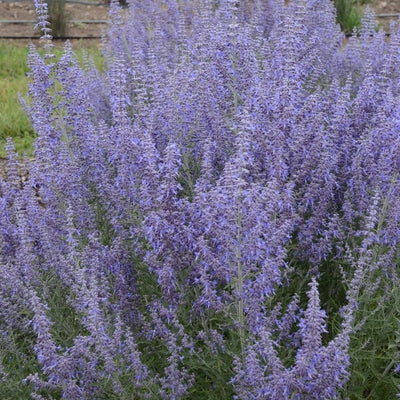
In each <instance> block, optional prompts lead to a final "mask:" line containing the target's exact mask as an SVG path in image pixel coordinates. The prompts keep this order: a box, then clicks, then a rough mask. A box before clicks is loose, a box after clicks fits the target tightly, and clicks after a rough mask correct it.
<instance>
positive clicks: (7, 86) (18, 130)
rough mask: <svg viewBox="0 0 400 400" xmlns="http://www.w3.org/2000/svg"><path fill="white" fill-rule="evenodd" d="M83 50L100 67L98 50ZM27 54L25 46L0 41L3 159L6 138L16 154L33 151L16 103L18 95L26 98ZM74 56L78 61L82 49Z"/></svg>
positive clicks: (25, 120) (28, 130) (58, 51)
mask: <svg viewBox="0 0 400 400" xmlns="http://www.w3.org/2000/svg"><path fill="white" fill-rule="evenodd" d="M85 50H86V51H87V52H88V54H90V55H92V56H93V59H94V61H95V63H96V66H97V67H98V68H101V65H102V55H101V52H100V50H99V49H98V48H97V47H95V46H92V47H90V48H88V49H85ZM28 51H29V49H28V47H18V46H15V45H11V44H8V43H7V42H1V41H0V157H5V156H6V152H5V143H6V139H7V137H11V138H13V140H14V143H15V147H16V150H17V153H19V154H21V155H22V154H23V153H24V152H26V153H27V154H28V155H32V152H33V141H34V138H35V132H34V130H33V128H32V125H31V123H30V121H29V118H28V116H27V115H26V113H25V111H24V110H23V109H22V107H21V104H20V100H19V97H20V96H22V97H23V98H26V94H27V91H28V82H29V78H28V77H27V73H28V72H29V68H28V67H27V57H28ZM55 54H56V55H57V56H60V55H61V54H62V49H61V48H56V49H55ZM76 54H77V57H78V59H79V60H80V61H81V62H82V59H83V57H82V56H83V50H82V49H79V50H77V51H76Z"/></svg>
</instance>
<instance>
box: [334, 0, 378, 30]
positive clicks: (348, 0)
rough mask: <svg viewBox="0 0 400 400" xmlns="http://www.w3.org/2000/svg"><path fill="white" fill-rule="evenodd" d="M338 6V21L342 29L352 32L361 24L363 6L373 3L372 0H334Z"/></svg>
mask: <svg viewBox="0 0 400 400" xmlns="http://www.w3.org/2000/svg"><path fill="white" fill-rule="evenodd" d="M333 1H334V3H335V7H336V21H337V23H338V24H340V26H341V28H342V31H343V32H345V33H352V32H353V29H354V28H358V27H359V26H360V25H361V18H362V16H363V6H366V5H367V4H370V3H371V0H333Z"/></svg>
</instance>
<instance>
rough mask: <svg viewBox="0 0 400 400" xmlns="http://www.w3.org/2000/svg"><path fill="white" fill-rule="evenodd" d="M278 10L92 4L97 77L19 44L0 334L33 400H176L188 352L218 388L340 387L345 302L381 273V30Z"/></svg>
mask: <svg viewBox="0 0 400 400" xmlns="http://www.w3.org/2000/svg"><path fill="white" fill-rule="evenodd" d="M286 3H287V2H285V1H284V0H269V1H257V0H254V1H250V0H248V1H245V0H226V1H220V2H215V1H212V0H197V1H191V0H182V1H177V0H168V1H164V0H163V1H161V0H156V1H153V0H132V1H130V4H129V8H128V9H127V10H125V11H124V12H123V11H122V9H120V7H119V5H118V4H117V2H115V1H112V2H111V7H110V17H109V31H108V37H105V38H104V59H105V64H106V68H105V72H104V73H100V72H98V71H97V70H96V68H95V67H94V66H93V65H92V63H91V62H90V61H89V60H87V61H86V62H85V66H84V67H82V66H81V65H80V64H79V62H78V61H77V59H76V58H75V56H74V53H73V51H72V49H71V46H70V45H69V44H66V46H65V49H64V53H63V55H62V57H61V58H60V59H59V60H58V61H57V62H53V61H54V60H52V61H51V62H50V60H48V58H51V48H47V53H46V54H47V55H46V56H45V57H43V58H42V57H40V56H39V54H38V52H37V51H36V49H35V48H34V47H32V48H31V51H30V54H29V60H28V62H29V66H30V68H31V71H32V72H31V83H30V88H29V96H30V100H31V101H30V103H29V107H28V106H27V108H28V112H29V115H30V118H31V120H32V123H33V126H34V129H35V131H36V133H37V135H38V137H37V139H36V142H35V149H36V150H35V161H34V162H33V163H32V165H31V166H30V175H29V178H28V180H27V181H26V182H24V183H22V184H21V183H20V181H19V178H18V157H17V156H16V155H15V153H14V150H13V148H12V144H11V143H9V145H8V147H9V148H8V154H9V175H8V178H7V179H6V180H5V181H1V183H0V192H1V197H0V247H1V252H0V271H1V273H0V327H1V331H2V332H4V337H6V336H7V332H11V331H18V332H20V333H21V334H22V335H31V336H32V335H33V336H34V337H35V340H34V342H35V344H34V346H33V348H32V349H31V351H32V352H33V353H34V354H35V355H36V357H37V362H38V365H39V366H40V368H39V369H38V371H37V372H36V373H33V374H31V375H29V376H27V377H26V380H25V382H26V383H27V384H31V385H32V390H33V391H34V394H33V396H34V397H35V398H38V399H39V398H40V399H41V398H53V397H51V396H54V397H56V398H63V399H68V400H74V399H100V398H121V399H122V398H147V399H160V398H161V399H170V400H172V399H182V398H188V399H189V398H197V397H195V396H196V395H197V394H196V393H197V392H198V391H199V390H200V389H199V386H196V385H200V384H202V385H203V386H204V381H207V379H208V380H209V379H210V378H207V379H205V378H204V376H206V377H210V376H213V374H214V371H212V369H213V368H212V367H210V365H213V364H212V362H211V364H210V363H209V360H207V359H206V357H211V358H213V357H215V358H218V357H219V358H220V359H221V360H224V361H221V362H224V363H225V364H224V366H225V367H224V368H225V370H226V371H227V376H226V377H225V380H224V381H223V384H222V386H226V387H229V388H230V389H229V390H230V392H229V391H228V392H229V393H230V395H229V396H230V397H228V398H235V399H277V400H283V399H319V400H323V399H326V400H328V399H332V398H339V396H340V391H341V390H342V389H343V388H344V387H345V386H346V383H347V381H348V380H349V377H350V372H349V365H350V363H351V360H350V352H349V346H350V340H351V338H352V337H353V336H354V335H356V334H357V332H356V328H357V326H356V317H355V315H356V313H357V307H358V298H359V296H360V294H361V293H363V292H368V293H370V295H371V296H373V295H374V293H375V292H376V291H377V290H378V288H379V287H380V285H381V284H382V280H383V279H384V278H385V277H386V278H387V280H388V281H391V282H394V284H397V283H398V273H397V270H396V265H395V262H394V259H395V257H396V255H397V249H398V241H399V228H398V226H399V219H400V209H399V207H400V182H399V178H398V175H399V172H400V158H399V157H400V156H399V155H400V139H399V130H400V107H399V101H398V100H399V96H400V72H399V70H398V68H397V66H398V64H399V62H400V52H399V48H400V28H399V27H397V26H393V29H392V35H391V37H390V39H389V40H386V39H385V36H384V33H383V32H381V31H380V32H377V31H376V30H375V26H374V23H373V15H371V13H367V15H366V17H365V19H364V21H363V24H362V27H361V29H360V30H359V31H358V32H356V33H355V35H353V36H352V37H351V38H350V39H349V40H348V42H345V38H344V35H343V34H342V33H341V32H340V29H339V27H338V26H337V25H336V22H335V10H334V8H333V4H332V2H331V1H330V0H306V1H297V0H296V1H295V0H293V1H291V2H289V3H288V4H286ZM36 9H37V13H38V16H39V26H40V27H41V28H42V30H43V33H44V38H45V39H46V40H47V39H49V32H50V31H49V28H48V23H47V16H46V4H45V3H43V2H38V3H37V4H36ZM337 260H344V261H343V264H345V265H344V266H342V267H341V269H340V272H338V271H337V269H338V267H336V265H337V264H338V261H337ZM330 262H332V267H330ZM330 268H332V269H333V268H335V269H336V271H332V270H330ZM338 276H340V277H341V278H342V279H339V281H338V282H336V287H337V288H339V287H340V288H343V287H345V291H346V292H345V295H344V296H343V299H342V300H341V304H340V310H337V313H336V315H335V318H336V321H339V322H338V323H336V330H335V331H334V332H332V329H330V331H328V329H327V327H328V325H329V320H330V319H331V318H333V315H326V313H325V311H324V307H326V306H329V304H328V303H327V301H326V296H325V295H324V293H322V292H321V290H319V284H320V285H321V283H319V282H320V281H323V280H324V279H325V280H328V281H329V280H330V279H331V278H330V277H336V278H335V279H337V277H338ZM307 287H309V289H307ZM55 293H59V294H58V295H56V294H55ZM60 293H62V295H60ZM56 298H57V300H56ZM322 299H324V302H323V303H322ZM60 307H61V308H62V310H64V317H65V315H67V314H68V318H69V319H68V320H69V321H70V322H69V323H70V324H71V327H70V328H68V329H67V331H68V330H70V331H69V332H66V333H64V335H61V334H60V332H61V331H62V330H63V321H62V317H60V312H61V311H60ZM2 340H3V339H0V343H1V341H2ZM4 340H6V339H4ZM1 348H2V347H1V346H0V356H1ZM0 361H1V357H0ZM200 366H201V367H200ZM204 370H206V372H204ZM0 379H3V380H6V379H7V369H6V368H5V367H3V366H2V364H1V363H0ZM201 379H203V381H202V380H201ZM199 382H200V383H199ZM201 382H203V383H201ZM203 390H208V389H207V388H204V387H203ZM210 390H214V389H212V388H211V389H210ZM223 392H224V393H228V392H226V391H225V389H224V391H223ZM46 395H47V396H50V397H43V396H46ZM57 396H58V397H57ZM199 398H201V397H199ZM202 398H205V397H202ZM220 398H221V397H220Z"/></svg>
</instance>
